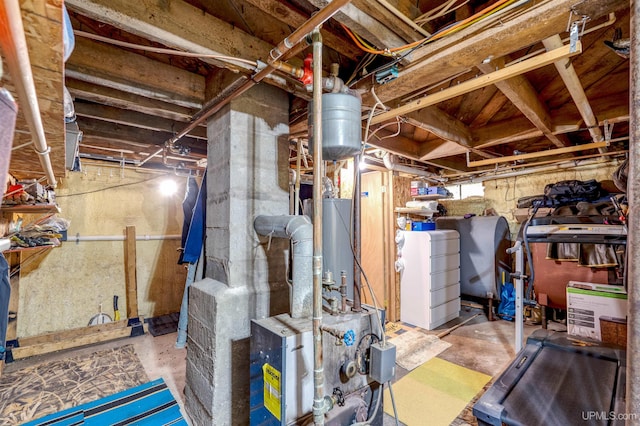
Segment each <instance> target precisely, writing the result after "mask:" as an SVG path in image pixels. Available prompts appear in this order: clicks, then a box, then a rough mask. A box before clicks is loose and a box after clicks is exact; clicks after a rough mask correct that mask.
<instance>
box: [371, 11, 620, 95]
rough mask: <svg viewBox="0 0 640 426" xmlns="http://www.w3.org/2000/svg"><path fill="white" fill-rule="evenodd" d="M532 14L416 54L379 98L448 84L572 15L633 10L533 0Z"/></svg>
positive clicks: (556, 29)
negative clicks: (411, 63)
mask: <svg viewBox="0 0 640 426" xmlns="http://www.w3.org/2000/svg"><path fill="white" fill-rule="evenodd" d="M530 4H533V6H532V7H530V8H529V9H528V10H527V11H526V12H524V13H522V14H521V15H519V16H517V17H516V18H514V19H511V20H508V21H504V22H500V25H496V26H494V27H492V28H488V29H485V30H484V31H482V32H477V30H476V26H474V25H471V26H469V27H468V28H466V29H464V30H462V31H460V32H458V33H455V34H453V35H451V36H448V37H444V38H442V39H440V40H437V41H435V42H433V43H430V44H427V45H425V46H424V47H422V48H420V49H418V50H416V51H415V52H413V54H412V61H414V62H415V65H412V66H410V67H408V68H405V69H403V70H401V71H400V73H399V76H398V78H397V79H396V80H393V81H391V82H389V83H387V84H384V85H381V86H377V87H376V94H377V95H378V97H379V98H380V99H381V100H382V101H383V102H385V103H387V105H389V104H388V101H390V100H392V99H396V98H401V97H404V96H406V95H408V94H410V93H413V92H414V91H415V90H416V88H419V87H425V86H428V85H432V84H435V83H437V82H439V81H443V80H445V79H446V78H448V77H449V76H450V75H455V74H457V73H460V72H463V71H464V70H466V69H469V68H471V67H474V66H475V65H476V64H479V63H481V62H482V61H483V60H484V59H485V58H488V57H500V56H505V55H508V54H510V53H513V52H515V51H518V50H520V49H523V48H526V47H528V46H530V45H533V44H535V43H537V42H538V41H539V40H540V39H541V38H545V37H550V36H552V35H554V34H558V33H561V32H563V31H565V30H566V27H567V20H568V19H569V13H570V10H572V9H574V10H575V12H576V14H574V16H576V17H577V18H576V19H578V18H579V17H580V16H582V15H585V16H588V17H589V18H591V19H592V20H595V19H598V18H599V17H601V16H604V15H606V14H608V13H610V12H615V11H617V10H620V9H624V8H628V7H629V1H628V0H583V1H580V2H576V0H554V1H535V2H534V1H532V2H530ZM370 86H371V83H370V82H369V81H367V82H365V81H363V83H362V84H361V85H359V88H361V89H363V90H362V91H363V93H364V94H363V102H364V103H365V104H366V105H373V103H374V100H373V98H372V96H370V95H369V94H368V92H369V88H370Z"/></svg>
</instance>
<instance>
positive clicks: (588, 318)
mask: <svg viewBox="0 0 640 426" xmlns="http://www.w3.org/2000/svg"><path fill="white" fill-rule="evenodd" d="M601 318H602V319H603V321H601ZM626 318H627V293H626V292H625V289H624V287H623V286H615V285H606V284H596V283H584V282H579V281H569V284H568V285H567V333H568V334H570V335H573V336H580V337H589V338H591V339H594V340H600V341H602V329H601V327H602V324H607V323H608V322H610V321H611V320H612V319H616V320H617V322H626ZM605 331H606V330H605ZM605 334H606V333H605Z"/></svg>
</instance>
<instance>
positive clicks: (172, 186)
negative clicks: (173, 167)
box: [160, 179, 178, 197]
mask: <svg viewBox="0 0 640 426" xmlns="http://www.w3.org/2000/svg"><path fill="white" fill-rule="evenodd" d="M160 192H161V193H162V195H164V196H165V197H170V196H171V195H174V194H175V193H176V192H178V184H177V183H176V181H175V180H173V179H165V180H163V181H162V182H160Z"/></svg>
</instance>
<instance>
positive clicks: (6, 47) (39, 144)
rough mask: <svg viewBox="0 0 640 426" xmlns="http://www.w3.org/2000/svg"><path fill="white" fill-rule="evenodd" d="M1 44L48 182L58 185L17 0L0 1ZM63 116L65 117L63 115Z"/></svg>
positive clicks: (54, 185)
mask: <svg viewBox="0 0 640 426" xmlns="http://www.w3.org/2000/svg"><path fill="white" fill-rule="evenodd" d="M0 47H1V48H2V52H3V53H4V55H5V58H6V61H7V65H8V67H9V73H10V74H11V80H12V81H13V83H14V86H15V89H16V92H17V93H18V100H19V103H20V108H22V109H23V111H24V118H25V120H26V121H27V125H28V126H29V130H30V131H31V135H32V137H33V148H34V150H35V152H36V153H37V154H38V157H39V160H40V165H41V166H42V170H43V171H44V173H45V176H46V178H47V182H48V183H49V185H50V186H51V187H53V188H55V187H56V186H57V184H58V182H57V181H56V177H55V175H54V173H53V167H52V165H51V158H50V157H49V152H51V148H50V147H49V146H47V139H46V137H45V134H44V126H43V125H42V117H41V115H40V106H39V105H38V95H37V93H36V86H35V83H34V80H33V74H32V72H31V62H30V60H29V50H28V48H27V40H26V39H25V36H24V27H23V25H22V13H21V12H20V3H19V2H18V0H2V1H1V2H0ZM60 119H61V120H62V117H60Z"/></svg>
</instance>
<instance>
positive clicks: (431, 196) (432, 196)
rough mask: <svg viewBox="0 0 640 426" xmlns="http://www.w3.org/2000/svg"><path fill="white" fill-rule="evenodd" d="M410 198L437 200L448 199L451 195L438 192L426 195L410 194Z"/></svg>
mask: <svg viewBox="0 0 640 426" xmlns="http://www.w3.org/2000/svg"><path fill="white" fill-rule="evenodd" d="M411 198H413V199H414V200H425V201H438V200H448V199H450V198H453V196H452V195H440V194H427V195H412V196H411Z"/></svg>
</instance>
